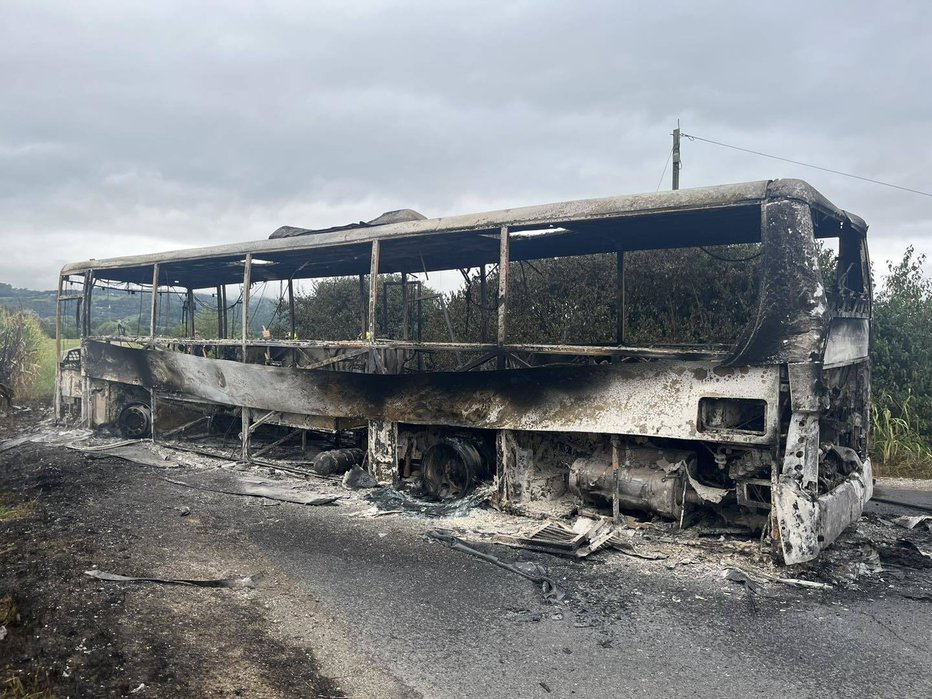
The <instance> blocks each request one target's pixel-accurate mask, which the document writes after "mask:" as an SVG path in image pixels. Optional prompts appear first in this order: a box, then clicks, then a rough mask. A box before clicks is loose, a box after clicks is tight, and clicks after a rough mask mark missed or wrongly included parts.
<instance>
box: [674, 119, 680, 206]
mask: <svg viewBox="0 0 932 699" xmlns="http://www.w3.org/2000/svg"><path fill="white" fill-rule="evenodd" d="M679 188H680V120H679V119H677V120H676V128H675V129H673V189H679Z"/></svg>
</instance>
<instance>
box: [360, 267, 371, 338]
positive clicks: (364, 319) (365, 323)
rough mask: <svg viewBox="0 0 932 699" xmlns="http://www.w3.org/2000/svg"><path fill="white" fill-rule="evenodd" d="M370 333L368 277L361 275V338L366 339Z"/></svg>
mask: <svg viewBox="0 0 932 699" xmlns="http://www.w3.org/2000/svg"><path fill="white" fill-rule="evenodd" d="M368 332H369V295H368V294H367V293H366V275H365V274H360V275H359V337H360V338H362V339H363V340H365V339H366V337H367V334H368Z"/></svg>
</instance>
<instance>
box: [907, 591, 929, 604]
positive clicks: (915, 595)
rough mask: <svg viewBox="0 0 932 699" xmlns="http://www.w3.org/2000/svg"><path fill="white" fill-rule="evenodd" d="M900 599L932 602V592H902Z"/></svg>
mask: <svg viewBox="0 0 932 699" xmlns="http://www.w3.org/2000/svg"><path fill="white" fill-rule="evenodd" d="M900 597H905V598H906V599H911V600H915V601H916V602H932V592H900Z"/></svg>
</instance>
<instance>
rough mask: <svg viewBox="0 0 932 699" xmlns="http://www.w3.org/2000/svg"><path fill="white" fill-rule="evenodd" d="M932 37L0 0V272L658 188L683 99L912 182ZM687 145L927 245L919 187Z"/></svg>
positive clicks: (909, 5)
mask: <svg viewBox="0 0 932 699" xmlns="http://www.w3.org/2000/svg"><path fill="white" fill-rule="evenodd" d="M268 6H274V8H270V7H268ZM930 37H932V3H930V2H927V1H920V2H891V3H887V4H885V5H883V6H881V5H880V4H878V3H876V2H851V1H847V2H838V3H832V2H800V3H796V2H768V3H755V2H715V1H714V0H703V2H683V3H678V2H655V3H650V4H648V3H627V2H620V1H616V2H582V1H579V0H576V1H574V2H569V1H567V2H543V1H530V0H528V1H526V2H503V1H502V0H498V1H496V2H489V3H483V2H464V3H460V2H446V1H441V0H433V1H426V2H392V3H389V2H378V1H371V2H352V1H350V0H340V1H334V2H307V1H304V2H297V1H296V2H278V3H245V2H235V1H231V0H224V1H223V2H216V3H206V2H202V3H194V2H180V1H179V2H174V1H173V0H159V1H158V2H145V3H143V2H138V3H136V2H127V1H126V0H112V1H109V2H92V1H87V0H84V1H82V2H79V3H74V2H65V1H62V2H59V3H45V2H39V1H37V0H27V1H25V2H10V1H8V0H0V89H2V100H0V240H2V244H3V254H2V255H0V281H5V282H9V283H12V284H13V285H14V286H21V287H28V288H43V289H45V288H53V287H54V285H55V280H56V276H57V271H58V269H59V268H60V267H61V266H62V265H63V264H64V263H65V262H72V261H78V260H84V259H88V258H91V257H97V258H100V257H110V256H115V255H124V254H134V253H144V252H155V251H159V250H168V249H175V248H181V247H189V246H194V245H208V244H214V243H224V242H232V241H242V240H251V239H258V238H265V237H267V236H268V235H269V234H270V233H271V232H272V231H273V230H275V229H276V228H277V227H278V226H280V225H282V224H290V225H297V226H305V227H324V226H329V225H335V224H342V223H347V222H349V221H356V220H360V219H369V218H372V217H374V216H376V215H378V214H379V213H381V212H383V211H385V210H389V209H397V208H403V207H410V208H414V209H417V210H418V211H421V212H422V213H424V214H425V215H427V216H440V215H446V214H455V213H468V212H473V211H482V210H487V209H496V208H501V207H506V206H517V205H525V204H535V203H545V202H550V201H559V200H564V199H574V198H583V197H596V196H607V195H611V194H621V193H632V192H643V191H654V190H655V189H656V188H657V186H658V182H659V181H660V175H661V171H662V169H663V166H664V162H665V160H666V158H667V154H668V152H669V149H670V142H671V139H670V132H671V130H672V128H673V126H674V125H675V123H676V120H677V118H679V119H680V120H681V121H682V128H683V130H684V131H685V132H687V133H694V134H696V135H700V136H703V137H706V138H711V139H715V140H719V141H724V142H727V143H733V144H736V145H739V146H745V147H749V148H754V149H757V150H762V151H765V152H769V153H774V154H777V155H782V156H784V157H788V158H794V159H799V160H804V161H808V162H812V163H816V164H821V165H825V166H827V167H831V168H835V169H839V170H844V171H848V172H853V173H857V174H861V175H864V176H867V177H873V178H877V179H881V180H887V181H890V182H894V183H900V184H903V185H906V186H911V187H915V188H917V189H921V190H925V191H932V148H930V147H929V145H928V138H929V133H930V127H932V97H930V92H929V91H930V85H932V38H930ZM683 160H684V169H683V172H682V178H681V182H682V186H683V187H689V186H701V185H709V184H720V183H725V182H739V181H744V180H756V179H768V178H776V177H801V178H803V179H806V180H808V181H809V182H811V183H812V184H814V185H815V186H816V187H817V188H818V189H819V190H821V191H822V192H823V193H824V194H825V195H826V196H827V197H828V198H829V199H831V200H832V201H833V202H834V203H836V204H837V205H839V206H841V207H842V208H845V209H848V210H850V211H853V212H855V213H857V214H859V215H861V216H862V217H863V218H865V219H866V220H867V222H868V223H869V224H870V227H871V240H872V243H871V247H872V257H873V259H874V262H875V265H876V266H877V267H878V269H883V262H884V261H885V260H886V259H889V258H892V257H899V256H900V255H901V254H902V251H903V249H904V248H905V247H906V245H907V244H909V243H914V244H915V245H916V247H917V249H919V250H922V251H925V252H929V253H932V236H930V232H932V198H930V197H924V196H920V195H916V194H909V193H905V192H899V191H896V190H892V189H886V188H883V187H879V186H876V185H871V184H866V183H863V182H858V181H855V180H850V179H847V178H844V177H839V176H836V175H830V174H828V173H824V172H819V171H815V170H808V169H805V168H801V167H798V166H795V165H791V164H788V163H782V162H777V161H773V160H767V159H764V158H759V157H756V156H752V155H748V154H743V153H738V152H734V151H729V150H725V149H722V148H719V147H716V146H713V145H709V144H705V143H700V142H689V141H686V142H685V143H684V147H683ZM669 180H670V171H669V168H668V169H667V173H666V175H665V177H664V179H663V182H662V187H664V188H669V186H670V181H669Z"/></svg>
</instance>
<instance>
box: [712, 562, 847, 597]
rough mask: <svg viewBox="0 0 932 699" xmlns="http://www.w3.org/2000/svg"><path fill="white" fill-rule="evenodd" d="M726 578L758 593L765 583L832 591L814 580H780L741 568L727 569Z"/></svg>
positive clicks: (830, 587)
mask: <svg viewBox="0 0 932 699" xmlns="http://www.w3.org/2000/svg"><path fill="white" fill-rule="evenodd" d="M725 578H726V579H727V580H731V581H732V582H737V583H742V584H744V585H745V586H746V587H747V588H748V589H749V590H750V591H751V592H755V593H756V592H758V591H759V586H760V585H762V584H764V583H765V582H775V583H780V584H782V585H790V586H791V587H802V588H808V589H812V590H831V589H832V585H829V584H828V583H823V582H815V581H813V580H800V579H799V578H780V577H777V576H776V575H769V574H767V573H764V572H763V571H757V572H755V573H750V572H748V571H746V570H743V569H741V568H737V567H734V568H726V569H725Z"/></svg>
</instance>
